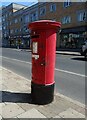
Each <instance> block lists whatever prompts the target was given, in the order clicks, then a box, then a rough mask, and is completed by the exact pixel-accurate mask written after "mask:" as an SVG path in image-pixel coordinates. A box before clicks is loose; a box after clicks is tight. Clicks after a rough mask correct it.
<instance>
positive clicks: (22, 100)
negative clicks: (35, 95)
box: [0, 67, 87, 120]
mask: <svg viewBox="0 0 87 120" xmlns="http://www.w3.org/2000/svg"><path fill="white" fill-rule="evenodd" d="M0 78H1V79H2V81H0V89H1V90H0V93H1V94H0V95H1V97H0V99H1V100H0V101H1V103H0V107H1V109H0V119H1V118H4V119H5V118H16V119H18V120H20V119H21V118H59V119H60V120H62V119H63V120H67V118H81V120H84V119H85V111H86V110H87V108H85V105H84V104H82V103H80V102H78V101H75V100H72V99H71V98H68V97H66V96H64V95H62V94H60V93H56V91H55V95H54V101H53V102H52V103H50V104H47V105H36V104H33V103H32V99H31V80H28V79H25V78H24V77H22V76H19V75H18V74H15V73H14V72H12V71H10V70H8V69H6V68H2V67H1V68H0Z"/></svg>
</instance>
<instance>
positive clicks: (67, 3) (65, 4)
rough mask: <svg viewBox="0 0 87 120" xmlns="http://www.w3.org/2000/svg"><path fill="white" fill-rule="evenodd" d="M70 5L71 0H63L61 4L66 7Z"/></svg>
mask: <svg viewBox="0 0 87 120" xmlns="http://www.w3.org/2000/svg"><path fill="white" fill-rule="evenodd" d="M70 5H71V0H65V2H64V4H63V6H64V7H68V6H70Z"/></svg>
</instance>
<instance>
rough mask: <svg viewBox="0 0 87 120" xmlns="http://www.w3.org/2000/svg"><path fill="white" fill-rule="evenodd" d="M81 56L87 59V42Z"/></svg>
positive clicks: (83, 46) (83, 45) (82, 48)
mask: <svg viewBox="0 0 87 120" xmlns="http://www.w3.org/2000/svg"><path fill="white" fill-rule="evenodd" d="M81 55H82V56H84V57H85V58H87V40H86V41H85V42H84V43H83V44H82V47H81Z"/></svg>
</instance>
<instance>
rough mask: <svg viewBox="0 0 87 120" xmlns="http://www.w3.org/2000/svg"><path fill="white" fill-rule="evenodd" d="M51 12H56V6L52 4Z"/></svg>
mask: <svg viewBox="0 0 87 120" xmlns="http://www.w3.org/2000/svg"><path fill="white" fill-rule="evenodd" d="M50 11H51V12H53V11H56V4H51V6H50Z"/></svg>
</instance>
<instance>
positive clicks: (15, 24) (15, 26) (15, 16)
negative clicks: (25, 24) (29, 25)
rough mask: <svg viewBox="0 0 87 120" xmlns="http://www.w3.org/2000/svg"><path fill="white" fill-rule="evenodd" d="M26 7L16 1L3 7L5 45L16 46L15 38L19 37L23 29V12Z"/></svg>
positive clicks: (3, 41) (3, 38) (3, 40)
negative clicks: (20, 30)
mask: <svg viewBox="0 0 87 120" xmlns="http://www.w3.org/2000/svg"><path fill="white" fill-rule="evenodd" d="M24 8H26V6H24V5H19V4H16V3H11V4H10V5H8V6H6V7H2V43H3V44H4V45H5V46H10V47H11V46H13V47H14V46H15V43H16V41H14V38H15V39H17V35H19V29H21V14H22V10H23V9H24ZM18 39H19V38H18Z"/></svg>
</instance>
